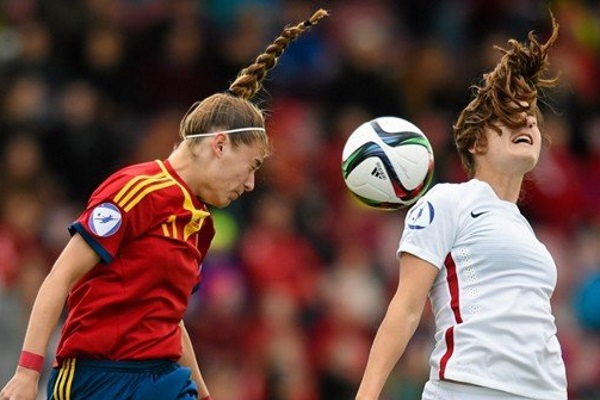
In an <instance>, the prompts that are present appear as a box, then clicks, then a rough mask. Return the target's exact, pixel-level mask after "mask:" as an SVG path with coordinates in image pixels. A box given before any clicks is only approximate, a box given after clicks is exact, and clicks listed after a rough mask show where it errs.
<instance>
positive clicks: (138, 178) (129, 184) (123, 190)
mask: <svg viewBox="0 0 600 400" xmlns="http://www.w3.org/2000/svg"><path fill="white" fill-rule="evenodd" d="M161 177H165V174H164V172H159V173H158V174H156V175H139V176H136V177H135V178H133V179H131V180H130V181H129V182H127V183H126V184H125V186H123V187H122V188H121V190H120V191H119V193H117V195H116V196H115V198H114V201H115V203H118V202H120V201H121V198H122V197H123V196H125V193H127V191H128V190H129V188H130V187H132V186H133V185H135V184H136V183H138V182H139V181H141V180H143V179H152V178H154V179H158V178H161ZM133 192H134V193H135V190H134V191H133Z"/></svg>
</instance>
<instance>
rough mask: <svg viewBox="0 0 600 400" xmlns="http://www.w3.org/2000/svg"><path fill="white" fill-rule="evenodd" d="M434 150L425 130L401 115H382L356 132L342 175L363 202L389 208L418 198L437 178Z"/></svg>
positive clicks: (350, 139) (345, 153)
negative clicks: (435, 175) (434, 169)
mask: <svg viewBox="0 0 600 400" xmlns="http://www.w3.org/2000/svg"><path fill="white" fill-rule="evenodd" d="M433 165H434V157H433V150H432V148H431V144H430V143H429V140H428V139H427V137H426V136H425V134H424V133H423V132H422V131H421V130H420V129H419V128H418V127H417V126H415V125H414V124H412V123H411V122H409V121H407V120H405V119H402V118H398V117H379V118H375V119H373V120H371V121H368V122H365V123H364V124H362V125H361V126H359V127H358V128H356V129H355V130H354V132H352V134H351V135H350V137H348V140H347V141H346V145H345V146H344V150H343V152H342V176H343V178H344V182H346V186H348V189H350V191H351V192H352V193H353V194H354V195H355V196H356V197H357V198H358V199H359V200H361V201H362V202H363V203H365V204H367V205H369V206H371V207H375V208H379V209H386V210H397V209H400V208H403V207H407V206H409V205H411V204H413V203H414V202H416V201H417V200H418V198H419V197H421V196H422V195H423V194H425V192H426V191H427V189H428V188H429V185H430V183H431V180H432V178H433Z"/></svg>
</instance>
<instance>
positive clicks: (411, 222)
mask: <svg viewBox="0 0 600 400" xmlns="http://www.w3.org/2000/svg"><path fill="white" fill-rule="evenodd" d="M434 215H435V211H434V208H433V205H432V204H431V203H430V202H428V201H424V202H422V203H421V204H419V205H417V206H415V207H414V208H413V209H411V210H410V214H409V216H408V227H409V228H410V229H424V228H426V227H428V226H429V225H430V224H431V223H432V222H433V217H434Z"/></svg>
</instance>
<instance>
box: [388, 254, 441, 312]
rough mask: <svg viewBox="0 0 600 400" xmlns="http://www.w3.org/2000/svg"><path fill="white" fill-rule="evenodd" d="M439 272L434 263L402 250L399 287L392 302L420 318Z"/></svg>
mask: <svg viewBox="0 0 600 400" xmlns="http://www.w3.org/2000/svg"><path fill="white" fill-rule="evenodd" d="M438 272H439V270H438V269H437V268H436V267H435V266H434V265H433V264H431V263H429V262H427V261H425V260H423V259H421V258H419V257H417V256H415V255H413V254H410V253H406V252H402V253H401V256H400V274H399V278H398V287H397V289H396V294H395V295H394V299H393V300H392V303H397V304H401V305H402V307H403V308H404V311H405V312H406V313H407V314H409V315H412V316H413V317H414V318H417V319H420V317H421V313H422V312H423V308H424V306H425V301H426V300H427V294H428V293H429V290H430V289H431V287H432V285H433V282H434V280H435V277H436V276H437V274H438Z"/></svg>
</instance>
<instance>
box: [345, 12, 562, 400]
mask: <svg viewBox="0 0 600 400" xmlns="http://www.w3.org/2000/svg"><path fill="white" fill-rule="evenodd" d="M557 35H558V25H557V24H556V21H555V20H554V18H552V35H551V36H550V38H549V39H548V41H547V42H546V43H544V44H542V43H540V42H539V41H538V40H537V39H536V37H535V36H534V35H533V33H530V34H529V37H528V39H529V40H528V42H527V43H519V42H517V41H516V40H510V41H509V42H508V44H509V48H508V49H500V50H501V51H502V53H503V55H502V58H501V60H500V61H499V63H498V65H497V66H496V68H495V69H494V70H493V71H491V72H489V73H487V74H484V75H483V79H482V83H481V86H476V87H475V91H474V98H473V99H472V101H471V102H470V103H469V105H468V106H467V107H466V108H465V109H464V110H463V111H462V113H461V114H460V115H459V117H458V120H457V121H456V123H455V125H454V139H455V143H456V147H457V150H458V152H459V154H460V157H461V160H462V163H463V166H464V167H465V170H466V171H467V172H468V174H469V176H470V178H471V179H470V180H469V181H468V182H465V183H459V184H448V183H444V184H438V185H436V186H434V187H433V188H432V189H431V190H430V191H429V192H428V193H427V194H426V195H425V196H424V197H423V198H421V199H420V200H419V202H418V203H417V204H415V205H414V206H413V207H412V208H411V210H409V212H408V214H407V216H406V221H405V226H404V231H403V234H402V238H401V240H400V246H399V249H398V257H399V259H400V278H399V283H398V287H397V290H396V293H395V295H394V297H393V298H392V300H391V302H390V304H389V307H388V310H387V313H386V315H385V317H384V319H383V321H382V323H381V326H380V327H379V329H378V332H377V335H376V337H375V340H374V342H373V346H372V349H371V353H370V355H369V360H368V362H367V366H366V369H365V373H364V376H363V379H362V382H361V384H360V387H359V389H358V393H357V395H356V399H357V400H365V399H369V400H373V399H377V398H378V396H379V394H380V393H381V391H382V389H383V386H384V384H385V381H386V380H387V377H388V376H389V373H390V372H391V370H392V368H393V367H394V366H395V364H396V363H397V361H398V359H399V358H400V357H401V356H402V353H403V352H404V350H405V348H406V345H407V342H408V341H409V340H410V338H411V337H412V335H413V333H414V331H415V329H416V328H417V325H418V324H419V321H420V318H421V314H422V311H423V307H424V304H425V301H426V299H427V297H429V300H430V302H431V306H432V310H433V314H434V316H435V325H436V332H435V347H434V350H433V352H432V355H431V358H430V366H431V373H430V377H429V381H428V382H427V383H426V385H425V388H424V391H423V397H422V398H423V400H433V399H443V400H453V399H454V400H471V399H472V400H474V399H536V400H565V399H567V389H566V387H567V383H566V378H565V367H564V363H563V360H562V355H561V348H560V344H559V342H558V340H557V337H556V326H555V323H554V317H553V316H552V311H551V307H550V297H551V296H552V292H553V290H554V287H555V285H556V278H557V277H556V265H555V264H554V261H553V259H552V256H551V255H550V253H549V252H548V250H547V249H546V247H545V246H544V245H543V244H542V243H541V242H540V241H539V240H538V239H537V237H536V236H535V233H534V232H533V230H532V228H531V226H530V225H529V223H528V222H527V220H526V219H525V218H524V217H523V215H521V213H520V211H519V208H518V206H517V204H516V203H517V201H518V199H519V195H520V190H521V184H522V181H523V177H524V175H525V174H526V173H527V172H529V171H531V170H532V169H533V168H534V167H535V165H536V163H537V161H538V158H539V155H540V150H541V147H542V141H543V140H544V139H545V137H544V136H543V135H542V133H541V132H540V127H539V126H538V124H539V123H541V113H540V110H539V108H538V105H537V98H538V91H539V90H540V89H542V88H544V87H551V86H554V85H555V84H556V78H548V77H546V75H547V73H548V67H549V64H548V59H547V58H548V50H549V49H550V47H551V46H552V44H553V43H554V41H555V40H556V38H557Z"/></svg>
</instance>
